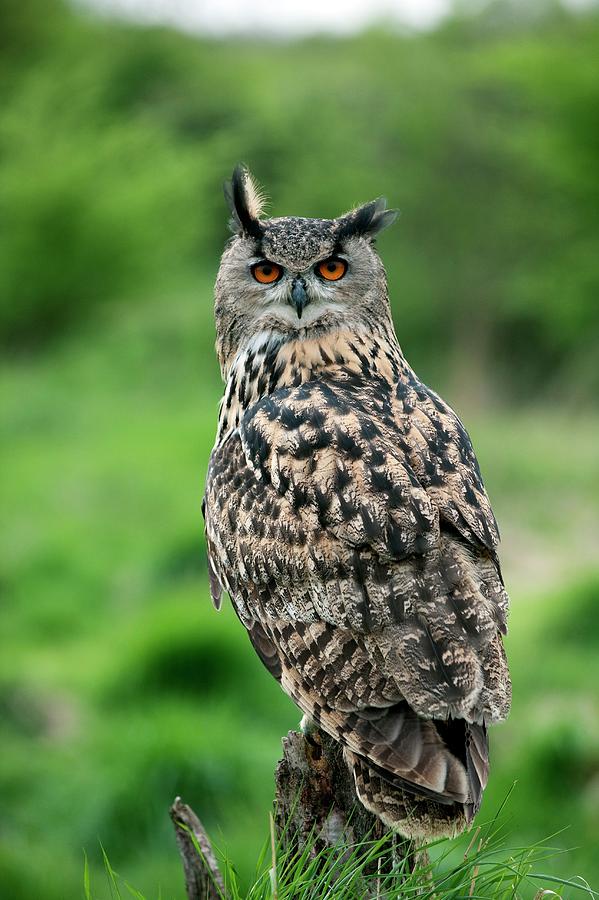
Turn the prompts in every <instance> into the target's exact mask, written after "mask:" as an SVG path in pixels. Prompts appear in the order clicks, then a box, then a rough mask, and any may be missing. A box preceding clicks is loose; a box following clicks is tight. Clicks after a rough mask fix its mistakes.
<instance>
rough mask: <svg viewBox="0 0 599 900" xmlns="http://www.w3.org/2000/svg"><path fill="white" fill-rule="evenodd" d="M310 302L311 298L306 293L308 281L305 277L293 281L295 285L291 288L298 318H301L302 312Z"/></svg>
mask: <svg viewBox="0 0 599 900" xmlns="http://www.w3.org/2000/svg"><path fill="white" fill-rule="evenodd" d="M309 302H310V298H309V297H308V294H307V293H306V283H305V281H304V279H303V278H296V279H295V281H294V282H293V287H292V288H291V303H292V304H293V306H294V307H295V311H296V312H297V317H298V319H301V317H302V313H303V311H304V309H305V308H306V306H307V305H308V303H309Z"/></svg>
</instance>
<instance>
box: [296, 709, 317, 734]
mask: <svg viewBox="0 0 599 900" xmlns="http://www.w3.org/2000/svg"><path fill="white" fill-rule="evenodd" d="M317 728H318V725H317V724H316V722H315V721H314V719H312V718H311V717H310V716H309V715H308V714H307V713H305V714H304V715H303V716H302V719H301V722H300V731H301V733H302V734H303V735H304V737H309V736H310V735H311V734H313V733H314V732H315V731H316V730H317Z"/></svg>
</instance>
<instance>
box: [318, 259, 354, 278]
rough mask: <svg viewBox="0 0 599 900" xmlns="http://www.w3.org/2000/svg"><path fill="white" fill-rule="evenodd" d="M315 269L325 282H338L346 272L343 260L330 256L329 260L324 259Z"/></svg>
mask: <svg viewBox="0 0 599 900" xmlns="http://www.w3.org/2000/svg"><path fill="white" fill-rule="evenodd" d="M316 268H317V271H318V274H319V275H322V277H323V278H326V280H327V281H339V279H340V278H343V276H344V275H345V273H346V272H347V263H346V262H345V260H344V259H339V257H337V256H331V257H329V259H324V260H323V261H322V262H321V263H318V265H317V267H316Z"/></svg>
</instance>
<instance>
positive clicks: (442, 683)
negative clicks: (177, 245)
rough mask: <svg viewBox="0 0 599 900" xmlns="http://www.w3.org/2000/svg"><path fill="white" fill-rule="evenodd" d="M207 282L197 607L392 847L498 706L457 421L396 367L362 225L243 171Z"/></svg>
mask: <svg viewBox="0 0 599 900" xmlns="http://www.w3.org/2000/svg"><path fill="white" fill-rule="evenodd" d="M225 195H226V198H227V201H228V204H229V207H230V210H231V214H232V218H231V228H232V230H233V233H234V234H233V238H232V239H231V240H230V242H229V243H228V244H227V246H226V249H225V251H224V253H223V256H222V260H221V264H220V269H219V272H218V277H217V280H216V289H215V290H216V305H215V315H216V334H217V341H216V346H217V352H218V358H219V362H220V367H221V370H222V374H223V378H224V381H225V385H226V386H225V391H224V395H223V398H222V402H221V405H220V415H219V422H218V433H217V437H216V443H215V446H214V450H213V451H212V455H211V458H210V466H209V471H208V477H207V483H206V496H205V519H206V540H207V547H208V557H209V572H210V581H211V589H212V597H213V600H214V603H215V605H216V606H217V608H218V607H219V606H220V602H221V601H220V598H221V592H222V590H223V589H224V590H226V591H227V592H228V594H229V595H230V597H231V600H232V602H233V606H234V607H235V611H236V613H237V615H238V616H239V618H240V620H241V622H242V623H243V625H244V626H245V628H246V629H247V632H248V635H249V638H250V640H251V642H252V644H253V646H254V648H255V650H256V653H257V654H258V656H259V657H260V659H261V660H262V662H263V663H264V665H265V666H266V667H267V669H268V670H269V671H270V672H271V673H272V675H273V676H274V677H275V678H276V679H277V681H279V683H280V684H281V687H282V688H283V690H284V691H285V692H286V693H287V694H289V696H290V697H291V698H292V699H293V700H294V701H295V703H296V704H297V706H298V707H299V708H300V709H301V710H302V712H303V713H304V719H305V720H306V721H308V722H310V721H311V722H314V723H316V725H318V726H319V727H320V728H321V729H322V730H323V731H325V732H326V733H327V734H329V735H330V736H331V737H332V738H334V739H335V740H337V741H339V743H340V744H341V745H342V747H343V748H344V755H345V759H346V762H347V765H348V766H349V767H350V770H352V771H353V775H354V779H355V786H356V792H357V795H358V797H359V799H360V801H361V802H362V803H363V804H364V806H365V807H366V808H367V809H369V810H371V811H372V812H374V813H376V814H377V815H378V816H379V817H380V818H381V819H382V821H383V822H384V823H385V824H386V825H388V826H389V827H390V828H392V829H394V830H396V831H398V832H399V833H401V834H403V835H405V836H407V837H435V836H441V835H455V834H457V833H458V832H460V831H461V830H463V829H464V827H466V826H467V825H468V824H469V823H470V821H471V820H472V817H473V816H474V814H475V813H476V811H477V810H478V808H479V806H480V802H481V796H482V792H483V789H484V787H485V785H486V783H487V777H488V770H489V766H488V741H487V725H488V724H489V723H492V722H497V721H500V720H501V719H504V718H505V717H506V716H507V713H508V710H509V706H510V693H511V688H510V679H509V673H508V667H507V662H506V657H505V652H504V648H503V642H502V635H503V634H505V632H506V616H507V609H508V597H507V594H506V592H505V589H504V586H503V582H502V578H501V572H500V568H499V562H498V559H497V544H498V531H497V524H496V522H495V518H494V516H493V512H492V510H491V506H490V504H489V500H488V497H487V495H486V493H485V489H484V486H483V483H482V480H481V475H480V470H479V467H478V463H477V460H476V457H475V455H474V452H473V449H472V445H471V443H470V439H469V437H468V434H467V433H466V431H465V429H464V426H463V425H462V423H461V422H460V420H459V418H458V417H457V416H456V414H455V413H454V412H453V411H452V410H451V409H450V407H449V406H448V405H447V404H446V403H445V402H444V401H443V400H442V399H441V398H440V397H439V396H438V395H437V394H436V393H435V392H434V391H432V390H431V389H430V388H428V387H426V385H424V384H423V383H422V382H421V381H420V380H419V379H418V377H417V375H416V374H415V373H414V371H413V370H412V369H411V368H410V366H409V365H408V363H407V362H406V360H405V358H404V355H403V353H402V351H401V349H400V346H399V343H398V340H397V337H396V335H395V331H394V327H393V322H392V319H391V310H390V306H389V298H388V292H387V280H386V276H385V270H384V268H383V264H382V262H381V259H380V258H379V256H378V253H377V251H376V249H375V247H374V238H375V237H376V235H377V234H378V233H379V232H380V231H382V229H384V228H386V227H387V226H388V225H390V224H391V223H392V222H393V221H394V220H395V218H396V215H397V214H396V213H395V212H394V211H393V210H388V209H386V203H385V200H384V199H378V200H373V201H372V202H370V203H367V204H365V205H364V206H361V207H359V208H357V209H354V210H352V211H351V212H348V213H346V214H345V215H342V216H340V217H339V218H337V219H308V218H300V217H291V216H290V217H283V218H271V219H264V218H262V217H261V216H262V198H261V195H260V192H259V191H258V190H257V188H256V186H255V183H254V181H253V179H252V177H251V175H250V174H249V172H248V171H247V169H245V168H244V167H241V166H239V167H237V168H236V169H235V171H234V173H233V177H232V180H231V181H230V182H229V183H227V184H226V185H225Z"/></svg>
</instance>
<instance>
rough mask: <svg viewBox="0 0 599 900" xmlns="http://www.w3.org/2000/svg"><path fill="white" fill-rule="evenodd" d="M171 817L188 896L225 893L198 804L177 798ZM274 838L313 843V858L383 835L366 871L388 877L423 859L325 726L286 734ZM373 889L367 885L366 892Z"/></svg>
mask: <svg viewBox="0 0 599 900" xmlns="http://www.w3.org/2000/svg"><path fill="white" fill-rule="evenodd" d="M171 818H172V820H173V822H174V824H175V829H176V835H177V843H178V845H179V851H180V853H181V857H182V860H183V868H184V871H185V885H186V889H187V896H188V898H189V900H200V898H201V900H213V898H226V893H225V888H224V881H223V878H222V875H221V873H220V872H219V869H218V865H217V863H216V859H215V857H214V853H213V850H212V847H211V845H210V841H209V840H208V837H207V835H206V832H205V831H204V829H203V827H202V824H201V822H200V821H199V819H198V818H197V816H196V815H195V813H194V812H193V810H191V809H190V808H189V807H188V806H185V804H183V803H182V802H181V801H180V800H179V799H177V800H176V801H175V803H174V805H173V806H172V807H171ZM190 832H191V833H193V834H194V835H195V839H196V843H197V845H198V846H199V847H200V849H201V854H200V853H198V852H197V848H196V845H195V843H194V841H193V839H192V838H191V834H190ZM273 838H274V843H276V844H277V845H278V846H279V847H280V848H281V849H282V850H283V851H289V852H290V853H294V852H298V853H301V852H302V851H303V850H304V849H305V848H306V846H308V847H309V852H310V855H311V857H312V858H314V857H316V856H318V855H319V854H321V853H322V851H325V850H326V851H331V852H332V853H333V854H338V857H337V858H338V859H339V861H340V862H342V861H343V860H344V859H346V858H347V857H348V856H349V855H350V854H352V853H353V854H355V853H356V852H362V853H367V852H368V847H369V845H370V846H372V843H373V842H378V841H381V842H382V849H381V851H380V852H377V856H376V859H375V860H373V861H369V862H368V863H366V865H365V866H364V870H363V871H364V874H365V875H379V876H381V877H382V876H383V875H388V874H390V873H393V872H397V871H398V869H399V868H400V866H402V865H404V866H405V865H406V864H407V865H408V867H409V868H410V869H411V868H412V866H413V864H414V862H415V861H416V859H417V858H418V851H417V848H416V847H415V846H414V845H413V843H412V842H411V841H406V840H404V839H402V838H401V837H399V836H398V835H397V834H395V833H393V832H392V831H390V830H389V829H387V828H386V827H385V826H384V825H383V823H382V822H381V821H380V819H379V818H378V817H377V816H375V815H373V814H372V813H370V812H368V810H366V809H365V808H364V807H363V806H362V804H361V803H360V802H359V801H358V799H357V797H356V792H355V788H354V782H353V777H352V775H351V773H350V771H349V769H348V767H347V765H346V764H345V762H344V760H343V751H342V749H341V747H340V746H339V744H338V743H337V742H336V741H334V740H332V738H330V737H328V735H326V734H324V732H322V731H320V730H319V729H314V730H313V731H311V732H310V733H309V734H307V735H306V734H303V733H299V732H296V731H290V732H289V734H288V735H287V737H285V738H283V758H282V759H281V760H280V761H279V763H278V765H277V768H276V772H275V812H274V836H273ZM385 839H386V840H385ZM357 847H358V848H359V849H356V848H357ZM273 852H274V851H273ZM327 855H328V856H329V859H330V854H327ZM420 861H421V860H420ZM375 893H376V891H375ZM368 895H369V894H368V891H367V890H366V889H365V891H364V893H363V894H362V896H364V897H367V896H368Z"/></svg>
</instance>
